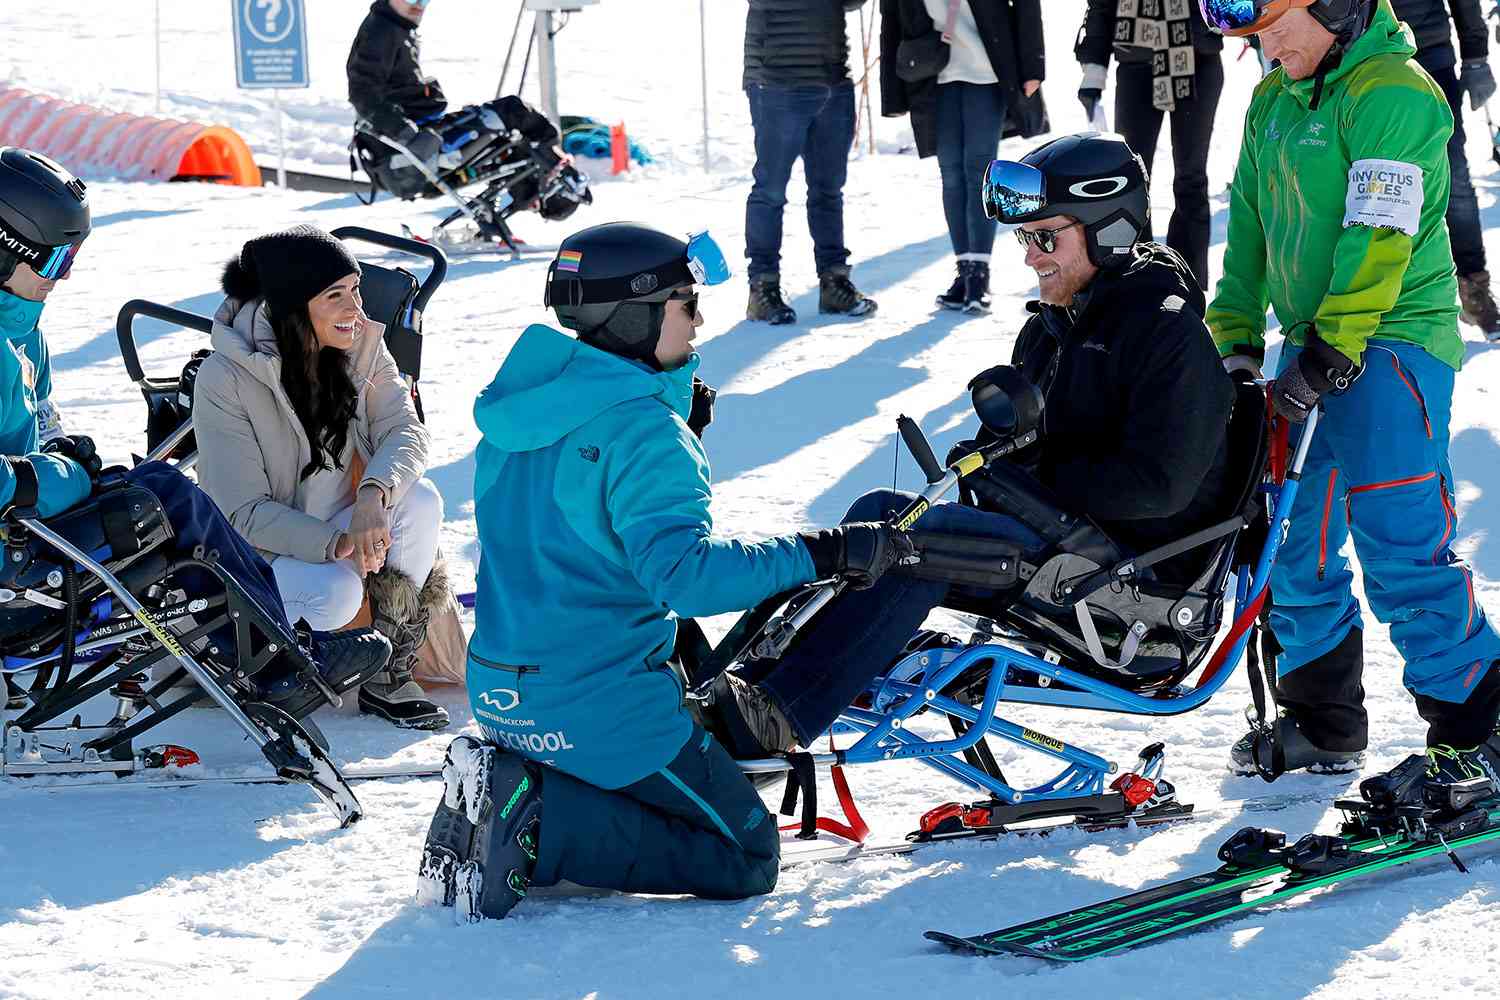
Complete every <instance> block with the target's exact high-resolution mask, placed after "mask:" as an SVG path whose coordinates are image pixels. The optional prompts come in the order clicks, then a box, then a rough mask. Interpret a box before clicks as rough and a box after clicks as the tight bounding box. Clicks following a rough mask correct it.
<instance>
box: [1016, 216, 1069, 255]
mask: <svg viewBox="0 0 1500 1000" xmlns="http://www.w3.org/2000/svg"><path fill="white" fill-rule="evenodd" d="M1076 225H1078V223H1077V222H1070V223H1068V224H1067V225H1066V226H1058V227H1057V228H1056V229H1037V230H1030V231H1028V230H1025V229H1022V228H1020V227H1019V226H1017V227H1016V230H1015V233H1016V242H1017V243H1019V244H1021V246H1023V247H1024V246H1034V247H1036V248H1037V249H1038V250H1040V251H1041V252H1042V253H1054V252H1056V250H1057V234H1058V233H1060V232H1062V231H1063V230H1064V229H1072V228H1073V227H1074V226H1076Z"/></svg>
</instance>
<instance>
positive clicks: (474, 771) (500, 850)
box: [417, 736, 542, 923]
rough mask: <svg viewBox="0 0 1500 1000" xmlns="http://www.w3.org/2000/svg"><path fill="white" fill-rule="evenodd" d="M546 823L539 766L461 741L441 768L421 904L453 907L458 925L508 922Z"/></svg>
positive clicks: (492, 747)
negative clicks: (440, 788) (440, 793)
mask: <svg viewBox="0 0 1500 1000" xmlns="http://www.w3.org/2000/svg"><path fill="white" fill-rule="evenodd" d="M541 821H542V769H541V767H540V766H538V765H537V764H534V763H532V762H531V761H528V760H526V759H524V758H522V757H519V756H517V755H516V754H513V753H509V752H507V751H505V750H502V749H501V748H499V747H497V746H495V745H493V744H490V743H483V742H480V741H479V740H476V739H474V738H472V737H469V736H460V737H459V738H458V739H456V740H454V741H453V742H452V744H450V745H449V747H448V755H447V757H446V758H445V759H444V762H443V801H442V802H441V803H439V804H438V808H437V812H436V813H435V814H434V816H433V818H432V825H431V827H430V828H429V829H428V835H427V843H426V845H425V847H424V848H423V851H422V867H421V870H420V872H419V875H418V890H417V893H418V898H419V899H420V900H421V901H423V902H427V903H437V904H440V905H445V906H450V905H451V906H453V907H454V914H453V916H454V919H455V920H456V921H457V922H459V923H474V922H475V921H478V920H483V919H486V918H488V919H490V920H499V919H500V918H501V917H504V916H505V915H506V914H508V913H509V912H510V911H511V910H512V909H513V908H514V907H515V905H516V904H517V903H519V902H520V901H521V900H522V899H524V898H525V897H526V893H527V891H528V890H529V889H530V888H531V875H532V873H533V872H534V871H535V870H536V859H537V847H538V844H539V842H540V837H541Z"/></svg>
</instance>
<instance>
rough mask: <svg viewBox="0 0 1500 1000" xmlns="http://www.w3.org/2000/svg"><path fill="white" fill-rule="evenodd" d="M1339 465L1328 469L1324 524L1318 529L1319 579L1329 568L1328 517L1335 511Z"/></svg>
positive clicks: (1324, 499)
mask: <svg viewBox="0 0 1500 1000" xmlns="http://www.w3.org/2000/svg"><path fill="white" fill-rule="evenodd" d="M1338 478H1339V469H1338V466H1334V467H1333V468H1331V469H1329V470H1328V493H1327V495H1326V496H1325V497H1324V498H1323V525H1322V527H1321V528H1320V529H1319V530H1318V579H1319V580H1321V579H1323V572H1324V570H1326V569H1327V568H1328V518H1329V515H1331V514H1332V513H1333V484H1334V483H1335V482H1337V481H1338Z"/></svg>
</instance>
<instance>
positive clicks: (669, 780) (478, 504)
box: [434, 223, 910, 916]
mask: <svg viewBox="0 0 1500 1000" xmlns="http://www.w3.org/2000/svg"><path fill="white" fill-rule="evenodd" d="M727 275H728V269H727V267H726V266H725V265H724V263H723V257H722V254H721V253H720V252H719V251H718V248H717V246H715V245H714V244H713V242H712V240H711V239H710V238H708V237H707V235H706V234H702V235H699V236H697V237H694V238H693V239H692V240H691V241H690V242H689V243H684V242H683V241H682V240H679V239H675V238H673V237H671V236H669V235H667V234H666V233H662V232H659V231H657V230H654V229H650V228H648V227H645V226H641V225H636V224H632V223H611V224H608V225H603V226H596V227H593V228H591V229H587V230H584V231H583V232H581V233H577V234H575V235H574V236H572V237H570V238H569V239H568V240H566V241H564V243H563V244H562V248H561V249H560V251H559V253H558V257H557V259H556V260H555V261H554V262H553V265H552V269H551V270H550V271H549V275H548V304H549V305H551V307H552V308H553V309H554V310H555V311H556V312H557V315H558V317H559V319H560V321H561V322H562V324H563V325H564V326H567V327H570V328H571V329H573V330H575V331H576V332H577V338H576V339H575V338H574V337H571V336H569V335H567V334H564V333H562V332H559V331H557V330H554V329H552V328H550V327H546V326H541V325H535V326H531V327H529V328H527V330H526V331H525V332H524V333H523V334H522V335H521V338H520V340H519V341H518V342H517V344H516V346H515V348H514V349H513V350H512V351H511V353H510V355H509V357H507V358H506V360H505V363H504V365H503V366H502V367H501V369H500V372H499V374H498V375H497V376H496V378H495V380H494V381H493V382H492V383H491V384H490V385H489V387H488V388H487V389H485V390H484V392H483V393H482V394H481V395H480V397H479V400H478V402H477V403H476V404H475V407H474V419H475V422H476V423H477V424H478V426H479V429H480V431H481V432H482V434H483V440H482V442H481V443H480V445H479V448H478V452H477V459H476V470H475V485H474V496H475V520H476V522H477V525H478V530H479V542H480V549H481V559H480V564H479V573H478V590H477V594H476V604H475V611H476V627H475V631H474V636H473V639H472V641H471V643H470V646H469V664H468V687H469V697H470V701H471V703H472V705H473V709H474V715H475V717H476V719H478V721H479V723H480V725H481V727H482V728H483V730H484V733H485V735H486V736H487V737H488V738H489V740H490V741H492V742H493V743H494V744H497V745H498V746H499V747H500V748H502V749H504V750H506V751H511V752H513V753H514V754H515V755H519V756H520V757H521V758H524V759H525V760H527V761H530V762H535V766H534V765H532V764H528V765H527V766H528V768H532V769H533V770H532V772H531V773H532V778H533V779H534V780H531V779H528V780H526V781H524V782H522V785H521V786H517V787H516V788H496V787H493V783H494V782H498V781H500V780H501V779H498V778H496V779H492V787H490V789H489V793H490V798H491V799H492V800H493V801H494V802H497V803H502V804H503V803H510V804H511V806H512V807H514V806H515V805H516V804H517V803H519V802H520V801H522V799H524V798H526V797H529V796H530V795H532V794H533V793H534V792H535V790H536V789H538V788H539V789H540V793H539V794H540V796H541V798H542V802H543V805H542V809H541V821H540V836H539V849H538V851H537V855H538V856H537V857H536V859H535V869H534V871H532V872H531V873H529V875H528V876H527V877H526V879H524V880H523V881H529V882H530V883H532V884H541V885H548V884H552V883H555V882H556V881H558V880H559V879H568V880H570V881H573V882H577V883H581V884H585V885H591V886H599V887H604V888H614V889H622V890H626V891H632V892H659V893H694V894H697V895H700V896H706V897H711V898H740V897H744V896H749V895H753V894H757V893H762V892H767V891H769V890H770V889H771V888H772V886H774V885H775V882H776V875H777V870H778V862H779V854H780V851H779V844H778V841H779V837H778V834H777V830H776V824H775V823H774V822H773V821H772V819H771V816H770V815H769V813H768V812H767V811H766V809H765V806H764V805H763V804H762V803H761V800H760V797H759V795H758V794H757V793H756V792H755V790H754V788H753V787H752V786H751V784H750V782H749V781H748V780H747V779H746V778H745V777H744V776H743V774H742V773H741V772H740V770H739V768H738V767H737V766H736V765H735V763H734V761H733V760H732V759H731V757H730V756H729V754H728V753H727V752H726V751H725V750H724V749H723V748H722V747H721V746H720V744H719V742H718V740H716V739H715V738H714V737H712V736H710V735H709V734H708V733H707V732H706V731H705V730H704V729H703V727H702V725H701V724H700V722H699V721H698V720H697V719H696V717H695V715H694V713H693V712H692V711H690V710H689V708H688V705H687V699H686V691H685V685H684V680H683V677H682V675H681V673H680V672H679V671H678V670H675V669H674V664H673V650H674V646H675V644H676V639H677V630H678V616H679V615H681V616H695V615H714V614H722V613H725V612H730V611H738V610H742V609H744V608H747V607H751V606H753V605H755V604H757V603H759V602H760V601H762V600H764V599H765V598H767V597H770V596H772V595H774V594H778V593H781V592H783V591H787V590H791V589H793V588H796V587H798V586H800V585H802V584H806V583H809V582H811V581H813V580H817V579H824V578H830V577H836V576H841V575H842V576H849V577H851V578H853V579H856V580H857V581H858V582H860V583H868V582H872V581H873V580H874V579H875V578H876V577H878V576H879V575H880V574H881V573H882V572H883V571H884V570H885V569H887V568H889V566H890V565H891V564H893V563H894V562H895V561H896V560H897V559H898V558H902V557H904V556H906V555H907V554H909V552H910V548H909V547H908V546H906V545H905V539H904V537H902V536H899V533H896V532H893V531H892V529H889V528H887V527H886V526H885V525H877V524H850V525H841V526H840V527H838V528H835V529H831V530H829V531H824V532H818V533H815V534H807V535H785V536H782V537H777V538H771V539H767V540H765V541H759V542H740V541H731V540H728V539H724V538H719V537H715V536H714V535H713V521H712V518H711V516H710V514H709V501H710V498H711V492H712V488H711V485H710V472H709V463H708V457H707V455H706V454H705V452H704V450H703V446H702V444H701V443H700V442H699V438H698V434H697V433H696V431H701V429H702V424H703V423H705V422H706V416H707V412H708V409H709V407H710V406H711V390H707V389H706V387H704V386H703V385H702V383H701V382H698V381H697V380H696V379H695V378H694V376H693V373H694V372H695V371H696V369H697V367H698V356H697V354H695V353H693V350H692V345H691V340H692V338H693V336H694V332H695V330H696V328H697V327H699V326H701V325H702V322H703V317H702V315H701V314H700V313H699V312H698V308H697V305H698V296H697V292H696V289H695V288H694V285H695V283H707V284H715V283H717V282H718V281H721V280H723V279H724V278H725V277H727ZM695 387H696V392H695ZM695 406H696V409H697V411H698V412H697V418H696V419H695V414H694V411H695ZM752 725H753V723H752ZM517 773H519V771H518V772H517ZM523 786H524V789H523ZM518 796H521V798H517V797H518ZM439 828H445V827H444V824H443V823H440V822H435V823H434V830H435V831H436V830H438V829H439ZM534 835H535V831H532V834H531V836H532V837H533V839H535V837H534ZM460 839H462V838H460ZM447 846H449V847H451V848H452V849H453V850H454V851H455V853H457V854H459V855H461V856H462V855H466V854H468V853H471V852H472V851H473V850H476V849H478V848H475V847H474V845H471V844H469V843H458V844H451V845H447ZM460 860H462V858H461V859H460ZM478 860H481V861H483V860H484V859H483V858H481V859H478ZM493 878H494V876H493V875H491V874H490V873H489V871H488V870H487V871H486V877H485V882H486V885H491V884H492V880H493ZM512 881H513V882H514V881H515V880H514V879H512ZM523 892H524V886H522V887H520V888H518V889H517V898H519V895H520V894H521V893H523ZM509 905H514V900H510V901H509ZM508 908H509V907H508V905H505V906H500V907H499V908H498V909H499V910H500V911H501V912H489V913H486V914H485V915H487V916H499V915H503V911H504V910H505V909H508Z"/></svg>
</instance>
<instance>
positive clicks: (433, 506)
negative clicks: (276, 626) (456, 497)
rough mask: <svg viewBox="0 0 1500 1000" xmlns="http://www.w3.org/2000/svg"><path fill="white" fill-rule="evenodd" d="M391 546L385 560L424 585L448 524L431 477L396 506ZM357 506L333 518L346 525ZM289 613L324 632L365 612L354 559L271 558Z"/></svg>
mask: <svg viewBox="0 0 1500 1000" xmlns="http://www.w3.org/2000/svg"><path fill="white" fill-rule="evenodd" d="M389 513H390V519H391V548H390V551H389V552H387V553H386V557H385V564H386V565H387V566H389V567H391V568H392V569H396V570H400V571H401V572H402V573H405V574H406V575H407V576H409V577H411V579H412V580H413V581H415V583H416V585H417V586H418V587H421V586H422V584H424V583H426V582H427V575H428V574H429V573H431V572H432V564H433V562H434V561H435V560H436V559H437V547H438V532H439V530H440V529H441V528H442V526H443V496H442V494H441V493H439V492H438V490H437V487H436V486H434V485H432V480H430V479H419V480H417V481H416V482H415V483H413V484H412V485H411V489H409V490H407V491H406V495H405V496H404V497H402V498H401V500H400V502H398V503H397V504H396V506H394V507H392V508H391V510H390V512H389ZM353 514H354V507H353V506H349V507H345V508H344V509H343V510H341V511H339V512H338V513H337V514H335V515H333V517H331V518H329V519H328V523H329V524H333V525H337V526H338V528H339V530H340V531H343V530H346V529H348V527H349V519H350V518H351V517H352V516H353ZM271 571H272V572H273V573H275V574H276V586H277V587H279V588H280V589H281V601H282V603H283V604H284V605H286V616H287V618H288V619H290V620H291V621H293V622H295V621H296V620H297V619H298V618H305V619H307V624H308V625H310V626H312V627H313V628H314V629H317V630H318V631H320V632H328V631H332V630H333V629H336V628H339V627H340V626H342V625H346V624H348V622H349V621H350V620H351V619H352V618H353V617H354V616H355V615H356V614H358V613H359V606H360V605H361V604H362V603H364V599H365V585H364V581H363V580H362V579H361V578H360V575H359V572H358V571H357V570H356V569H355V568H354V562H353V560H350V559H343V560H340V561H338V562H325V563H308V562H303V561H302V560H301V559H293V558H292V557H291V556H277V557H276V560H275V561H274V562H272V563H271Z"/></svg>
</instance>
